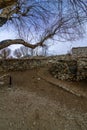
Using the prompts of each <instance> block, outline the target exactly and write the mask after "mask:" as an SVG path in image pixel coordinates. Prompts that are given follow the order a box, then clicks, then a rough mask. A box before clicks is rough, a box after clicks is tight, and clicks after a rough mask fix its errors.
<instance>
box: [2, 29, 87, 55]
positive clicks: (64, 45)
mask: <svg viewBox="0 0 87 130" xmlns="http://www.w3.org/2000/svg"><path fill="white" fill-rule="evenodd" d="M15 38H17V34H16V33H15V32H14V30H13V29H12V28H10V29H6V28H0V41H2V40H5V39H15ZM81 46H87V37H85V38H83V39H80V40H78V41H74V42H58V41H55V44H52V45H51V46H50V47H49V54H52V55H58V54H65V53H67V52H69V51H70V49H71V48H72V47H81ZM19 47H20V45H12V46H10V48H11V49H12V50H15V49H17V48H19Z"/></svg>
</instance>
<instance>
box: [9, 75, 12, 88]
mask: <svg viewBox="0 0 87 130" xmlns="http://www.w3.org/2000/svg"><path fill="white" fill-rule="evenodd" d="M9 86H10V87H11V86H12V77H11V75H10V76H9Z"/></svg>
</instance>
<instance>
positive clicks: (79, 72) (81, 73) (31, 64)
mask: <svg viewBox="0 0 87 130" xmlns="http://www.w3.org/2000/svg"><path fill="white" fill-rule="evenodd" d="M36 67H37V68H38V67H48V70H49V71H50V73H51V74H52V75H53V76H54V77H55V78H58V79H61V80H82V79H87V59H86V57H84V58H73V57H72V56H67V55H66V56H64V55H62V56H53V57H52V56H51V57H36V58H30V59H7V60H3V59H2V60H0V72H2V71H16V70H17V71H18V70H21V71H23V70H28V69H32V68H36Z"/></svg>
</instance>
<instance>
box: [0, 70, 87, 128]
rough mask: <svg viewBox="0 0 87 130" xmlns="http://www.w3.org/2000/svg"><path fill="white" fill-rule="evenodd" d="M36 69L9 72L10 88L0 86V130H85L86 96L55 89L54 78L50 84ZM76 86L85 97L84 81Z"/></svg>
mask: <svg viewBox="0 0 87 130" xmlns="http://www.w3.org/2000/svg"><path fill="white" fill-rule="evenodd" d="M40 70H41V69H32V70H28V71H17V72H9V74H10V75H11V77H12V86H9V85H5V86H3V87H2V86H0V130H87V97H86V96H81V97H79V96H77V95H75V94H72V93H71V92H68V91H66V90H65V89H63V88H60V87H58V85H56V83H57V82H58V81H57V79H56V80H55V84H52V82H49V81H52V79H51V78H50V76H49V75H46V73H44V75H43V76H42V71H41V72H40ZM44 77H45V78H44ZM46 78H47V79H49V81H48V80H46ZM8 82H9V81H8ZM60 83H61V82H60ZM70 84H71V83H70ZM74 85H75V86H76V83H72V87H73V86H74ZM66 86H67V83H66ZM77 86H78V87H79V86H80V87H83V88H84V91H83V92H85V93H86V94H87V81H85V82H81V83H80V82H79V83H77Z"/></svg>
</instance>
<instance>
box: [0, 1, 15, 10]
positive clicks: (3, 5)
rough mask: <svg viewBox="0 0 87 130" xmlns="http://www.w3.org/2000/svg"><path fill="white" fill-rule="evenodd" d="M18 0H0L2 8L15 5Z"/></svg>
mask: <svg viewBox="0 0 87 130" xmlns="http://www.w3.org/2000/svg"><path fill="white" fill-rule="evenodd" d="M15 2H17V0H0V9H3V8H6V7H7V6H10V5H13V4H14V3H15Z"/></svg>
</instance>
